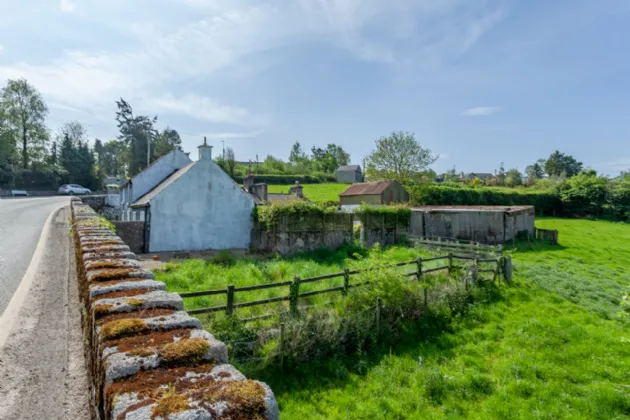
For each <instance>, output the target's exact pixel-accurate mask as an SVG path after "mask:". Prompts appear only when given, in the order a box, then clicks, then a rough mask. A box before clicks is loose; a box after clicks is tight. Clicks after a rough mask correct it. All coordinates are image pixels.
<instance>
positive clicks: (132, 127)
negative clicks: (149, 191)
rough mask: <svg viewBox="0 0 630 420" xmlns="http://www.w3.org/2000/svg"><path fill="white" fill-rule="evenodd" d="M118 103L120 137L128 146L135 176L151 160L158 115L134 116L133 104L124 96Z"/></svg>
mask: <svg viewBox="0 0 630 420" xmlns="http://www.w3.org/2000/svg"><path fill="white" fill-rule="evenodd" d="M116 105H117V106H118V111H117V112H116V121H117V122H118V129H119V130H120V134H119V135H118V139H119V140H122V141H124V142H125V144H126V145H127V146H128V152H129V157H128V160H129V175H130V176H134V175H136V174H137V173H139V172H140V171H142V170H143V169H144V168H146V167H147V166H148V164H149V162H151V153H152V150H151V146H152V143H153V142H154V141H155V138H156V137H157V130H156V129H155V123H156V122H157V117H153V118H149V117H147V116H143V115H139V116H134V115H133V110H132V108H131V105H129V103H127V102H126V101H125V100H124V99H122V98H120V101H116Z"/></svg>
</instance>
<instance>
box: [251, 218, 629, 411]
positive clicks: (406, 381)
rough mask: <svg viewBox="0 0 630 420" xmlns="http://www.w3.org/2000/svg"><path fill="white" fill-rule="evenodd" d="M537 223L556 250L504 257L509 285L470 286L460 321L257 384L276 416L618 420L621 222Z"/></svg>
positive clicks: (624, 331)
mask: <svg viewBox="0 0 630 420" xmlns="http://www.w3.org/2000/svg"><path fill="white" fill-rule="evenodd" d="M537 224H539V227H541V228H546V229H558V230H559V231H560V232H561V237H560V241H561V244H562V245H560V246H554V247H548V246H546V247H540V248H538V247H535V248H534V249H531V250H530V249H529V247H528V246H527V245H524V246H523V248H522V250H519V251H517V252H515V253H514V254H513V255H512V257H513V261H514V267H515V273H514V274H515V282H514V284H513V285H511V286H509V287H505V286H501V287H500V288H499V289H494V288H492V287H480V288H479V289H476V292H475V293H476V294H475V303H474V304H472V305H470V306H469V311H468V312H467V313H466V316H464V317H460V318H456V320H455V322H450V323H449V324H448V325H447V326H446V327H445V328H443V329H441V330H438V331H436V332H435V333H434V334H425V333H423V334H414V330H413V329H412V328H410V327H408V326H407V327H408V329H406V330H405V333H404V334H401V336H400V338H401V340H402V341H403V342H399V343H397V344H392V345H387V346H385V348H383V349H382V350H380V351H376V352H373V353H370V352H367V351H362V352H356V353H355V355H354V356H352V357H347V358H341V357H335V358H333V359H330V360H328V361H326V362H322V361H319V362H311V363H302V364H300V365H299V366H297V367H295V368H294V369H295V371H293V370H291V371H289V372H287V371H285V372H283V374H281V375H280V374H277V373H276V374H269V375H266V376H262V377H260V379H262V380H264V381H265V382H267V383H268V384H269V385H270V386H271V388H272V389H273V390H274V392H275V394H276V396H277V398H278V402H279V403H280V407H281V411H282V416H283V418H289V419H294V418H315V419H332V420H337V419H339V420H341V419H347V418H349V417H350V418H392V419H416V418H417V419H424V418H427V419H428V418H431V419H449V418H455V419H459V418H462V419H466V418H473V419H498V418H505V419H508V418H509V419H511V418H515V419H516V418H518V419H529V418H554V419H576V418H577V419H585V420H586V419H602V420H603V419H622V418H627V417H628V414H629V413H630V398H629V396H630V395H629V391H628V388H627V387H626V384H627V372H628V371H630V337H628V327H629V326H630V325H629V324H628V322H630V317H627V318H623V319H622V318H620V317H619V316H618V315H617V313H618V312H621V311H623V312H625V310H624V309H622V308H623V307H622V306H620V305H619V301H620V297H621V296H623V295H624V294H626V293H627V285H628V284H629V282H630V276H629V275H628V273H627V266H628V264H630V226H628V225H625V224H619V223H610V222H601V221H599V222H595V221H588V220H562V219H542V220H538V221H537ZM436 312H437V310H436ZM440 319H442V318H438V317H437V314H436V315H435V317H434V318H432V319H431V322H430V323H429V322H427V323H426V324H422V325H423V326H426V327H427V328H428V327H430V325H432V324H433V323H434V321H435V320H438V321H439V320H440ZM424 331H426V330H424ZM424 331H423V332H424ZM313 413H315V414H313Z"/></svg>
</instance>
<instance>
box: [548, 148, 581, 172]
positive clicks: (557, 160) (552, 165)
mask: <svg viewBox="0 0 630 420" xmlns="http://www.w3.org/2000/svg"><path fill="white" fill-rule="evenodd" d="M544 166H545V172H546V173H547V175H549V176H565V177H567V178H570V177H572V176H575V175H577V174H579V173H580V172H581V171H582V166H583V165H582V162H578V161H577V160H576V159H575V158H574V157H573V156H571V155H565V154H564V153H560V151H558V150H556V151H555V152H553V153H552V154H551V155H550V156H549V158H547V160H546V161H545V165H544Z"/></svg>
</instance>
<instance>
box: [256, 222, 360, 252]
mask: <svg viewBox="0 0 630 420" xmlns="http://www.w3.org/2000/svg"><path fill="white" fill-rule="evenodd" d="M352 228H353V215H352V214H347V213H335V214H327V215H323V216H322V215H320V216H319V217H292V216H288V215H287V216H284V217H283V219H282V220H281V221H280V222H279V223H277V224H275V225H274V226H261V225H260V224H258V223H254V227H253V229H252V235H251V245H250V248H251V249H253V250H255V251H260V252H275V253H278V254H281V255H289V254H295V253H298V252H305V251H314V250H316V249H319V248H330V249H336V248H339V247H340V246H342V245H343V244H345V243H350V242H352V240H353V237H352V234H353V233H352Z"/></svg>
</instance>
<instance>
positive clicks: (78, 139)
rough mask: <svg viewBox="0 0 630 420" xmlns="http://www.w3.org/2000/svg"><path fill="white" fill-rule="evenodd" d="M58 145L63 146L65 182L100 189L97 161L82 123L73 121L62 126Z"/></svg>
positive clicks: (58, 136) (62, 160)
mask: <svg viewBox="0 0 630 420" xmlns="http://www.w3.org/2000/svg"><path fill="white" fill-rule="evenodd" d="M57 143H60V144H61V151H60V152H61V153H60V155H61V159H60V162H61V166H62V167H63V169H65V173H64V175H63V180H64V182H66V183H75V184H80V185H82V186H84V187H88V188H91V189H98V188H99V187H100V179H99V177H98V176H97V168H96V159H95V157H94V153H93V151H92V150H91V149H90V147H89V145H88V140H87V131H86V130H85V128H84V127H83V126H82V125H81V123H79V122H77V121H71V122H68V123H65V124H64V125H63V126H61V128H60V129H59V131H58V133H57Z"/></svg>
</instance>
